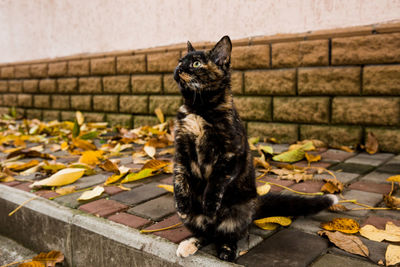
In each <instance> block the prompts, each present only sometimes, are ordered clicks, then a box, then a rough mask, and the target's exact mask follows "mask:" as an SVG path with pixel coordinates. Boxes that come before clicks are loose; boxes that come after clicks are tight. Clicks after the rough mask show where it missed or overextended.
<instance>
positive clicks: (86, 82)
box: [79, 77, 102, 93]
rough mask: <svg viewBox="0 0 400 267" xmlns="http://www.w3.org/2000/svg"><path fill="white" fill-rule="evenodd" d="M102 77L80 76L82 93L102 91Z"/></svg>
mask: <svg viewBox="0 0 400 267" xmlns="http://www.w3.org/2000/svg"><path fill="white" fill-rule="evenodd" d="M101 91H102V90H101V79H100V78H98V77H88V78H79V92H80V93H101Z"/></svg>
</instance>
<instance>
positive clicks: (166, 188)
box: [157, 184, 174, 193]
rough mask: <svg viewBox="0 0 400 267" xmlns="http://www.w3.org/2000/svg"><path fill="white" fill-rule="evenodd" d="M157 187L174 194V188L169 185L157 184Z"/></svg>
mask: <svg viewBox="0 0 400 267" xmlns="http://www.w3.org/2000/svg"><path fill="white" fill-rule="evenodd" d="M157 187H159V188H162V189H165V190H167V191H168V192H171V193H173V192H174V187H173V186H172V185H169V184H159V185H157Z"/></svg>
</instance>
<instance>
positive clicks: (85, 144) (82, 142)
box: [72, 138, 97, 150]
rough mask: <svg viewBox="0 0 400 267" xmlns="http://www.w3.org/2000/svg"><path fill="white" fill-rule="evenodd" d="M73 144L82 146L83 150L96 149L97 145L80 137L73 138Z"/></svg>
mask: <svg viewBox="0 0 400 267" xmlns="http://www.w3.org/2000/svg"><path fill="white" fill-rule="evenodd" d="M72 144H73V145H74V146H76V147H78V148H81V149H83V150H96V149H97V148H96V146H95V145H93V144H92V143H90V142H89V141H86V140H82V139H79V138H74V139H73V140H72Z"/></svg>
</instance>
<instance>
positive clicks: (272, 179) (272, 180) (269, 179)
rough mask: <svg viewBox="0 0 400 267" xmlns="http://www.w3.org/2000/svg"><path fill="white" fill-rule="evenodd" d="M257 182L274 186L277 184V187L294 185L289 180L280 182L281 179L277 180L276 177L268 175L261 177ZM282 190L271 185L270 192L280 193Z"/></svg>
mask: <svg viewBox="0 0 400 267" xmlns="http://www.w3.org/2000/svg"><path fill="white" fill-rule="evenodd" d="M257 181H265V182H269V183H274V184H278V185H283V186H286V187H290V186H291V185H293V184H294V182H293V181H291V180H281V179H277V177H276V176H273V175H268V176H266V177H263V178H261V179H259V180H257ZM262 184H264V183H261V182H260V184H259V185H262ZM282 190H284V189H283V188H282V187H279V186H276V185H271V192H281V191H282Z"/></svg>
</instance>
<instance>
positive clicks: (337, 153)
mask: <svg viewBox="0 0 400 267" xmlns="http://www.w3.org/2000/svg"><path fill="white" fill-rule="evenodd" d="M354 155H355V153H351V152H346V151H343V150H339V149H328V150H327V151H326V152H323V153H322V154H321V158H322V160H323V161H328V162H342V161H345V160H346V159H348V158H350V157H353V156H354Z"/></svg>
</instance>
